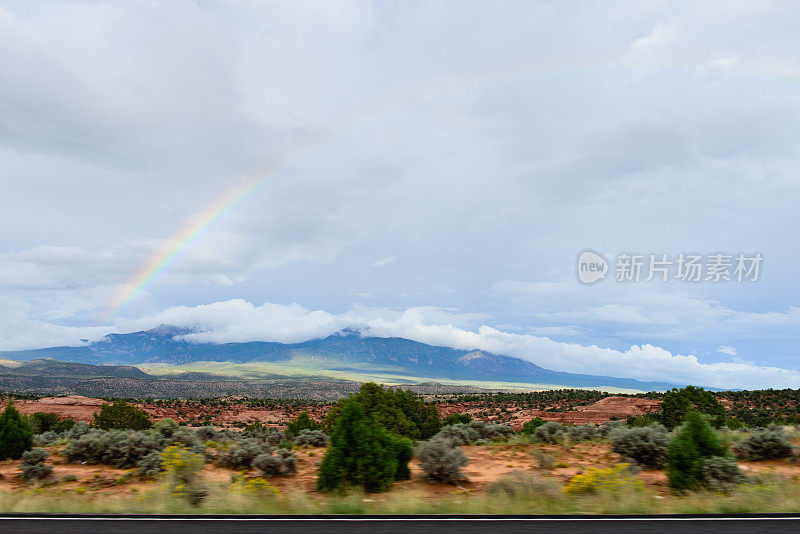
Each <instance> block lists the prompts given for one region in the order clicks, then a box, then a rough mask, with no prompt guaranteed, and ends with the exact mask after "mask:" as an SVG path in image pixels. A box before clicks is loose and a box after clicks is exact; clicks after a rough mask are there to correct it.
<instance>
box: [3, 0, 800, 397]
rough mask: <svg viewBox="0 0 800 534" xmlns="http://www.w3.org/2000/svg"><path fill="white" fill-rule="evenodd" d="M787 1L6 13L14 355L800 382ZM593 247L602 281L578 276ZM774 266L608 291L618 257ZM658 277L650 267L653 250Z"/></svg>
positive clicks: (794, 92)
mask: <svg viewBox="0 0 800 534" xmlns="http://www.w3.org/2000/svg"><path fill="white" fill-rule="evenodd" d="M798 16H800V5H798V4H797V3H796V2H770V1H724V2H713V1H712V2H702V3H698V2H658V1H642V2H615V1H608V2H577V1H576V2H561V1H553V2H549V1H533V0H525V1H519V2H515V1H512V0H508V1H504V2H492V3H487V2H483V1H482V2H471V1H466V0H458V1H456V0H452V1H436V2H433V1H431V2H428V1H408V0H403V1H394V2H393V1H385V2H362V1H334V0H330V1H299V0H298V1H292V2H265V1H253V2H248V1H241V2H213V1H208V2H205V1H199V2H188V1H181V0H175V1H169V2H159V1H139V2H136V1H131V2H116V1H115V2H102V1H93V2H88V1H83V2H68V1H65V2H40V1H36V0H24V1H19V2H17V1H13V0H11V1H6V2H3V4H2V5H0V57H2V58H3V59H2V61H0V192H1V193H2V194H0V228H2V232H0V350H18V349H27V348H39V347H46V346H59V345H80V344H82V343H87V342H91V341H93V340H97V339H100V338H102V336H104V335H106V334H108V333H111V332H129V331H136V330H141V329H146V328H152V327H155V326H158V325H159V324H174V325H176V326H182V327H189V328H192V329H194V331H195V333H193V334H191V335H189V336H188V338H189V339H191V340H193V341H196V342H202V343H209V342H210V343H219V342H229V341H251V340H266V341H283V342H292V341H302V340H305V339H310V338H313V337H322V336H325V335H328V334H330V333H332V332H335V331H336V330H339V329H341V328H345V327H348V326H355V327H358V328H360V329H362V331H364V332H365V334H369V335H377V336H395V335H396V336H402V337H407V338H410V339H416V340H418V341H423V342H426V343H433V344H438V345H446V346H452V347H456V348H466V349H472V348H481V349H484V350H490V351H494V352H499V353H503V354H507V355H510V356H517V357H520V358H524V359H527V360H529V361H532V362H534V363H536V364H538V365H541V366H542V367H546V368H548V369H553V370H558V371H570V372H580V373H592V374H603V375H612V376H620V377H631V378H638V379H645V380H659V381H671V382H681V383H686V382H691V383H697V384H701V385H709V386H716V387H738V388H747V387H749V388H756V387H795V388H798V387H800V358H798V356H800V353H799V352H798V350H799V349H800V337H799V336H798V332H800V329H799V328H798V327H800V288H799V287H798V283H797V276H798V275H797V274H796V273H797V270H798V269H797V267H798V266H800V251H798V247H797V245H796V243H797V239H796V229H797V228H798V227H800V214H799V213H798V210H797V207H796V204H797V201H798V198H800V90H798V89H799V83H800V34H798V32H797V31H796V24H795V21H796V20H798ZM584 250H592V251H595V252H597V253H599V254H600V255H601V256H602V257H603V258H605V259H606V260H607V261H608V263H609V273H608V276H607V277H606V279H605V280H601V281H599V282H597V283H595V284H591V285H587V284H583V283H581V282H580V281H579V279H578V276H577V273H576V269H577V265H576V261H577V258H578V255H579V254H580V253H581V252H582V251H584ZM681 253H684V254H697V255H701V256H702V257H703V258H708V257H710V256H712V255H714V254H723V255H730V256H732V257H734V258H735V257H736V256H737V255H739V254H745V255H747V256H748V257H750V256H754V255H755V254H760V255H761V257H762V258H763V261H762V262H761V263H760V264H759V267H760V270H759V273H758V279H757V280H756V281H752V280H747V279H746V280H743V281H741V282H740V281H737V280H735V279H733V280H727V281H725V280H721V281H718V282H715V281H713V280H706V279H704V278H703V279H701V280H699V281H696V282H692V281H684V280H679V279H676V278H675V277H674V276H673V273H670V276H669V277H668V280H667V281H661V280H660V279H659V278H658V277H656V278H655V279H654V280H651V281H649V282H648V281H645V280H644V278H646V276H643V277H642V279H641V280H640V281H638V282H637V281H617V280H616V279H615V274H616V272H615V271H616V268H617V266H618V262H619V256H620V255H621V254H629V255H637V254H638V255H642V256H643V258H644V259H645V264H646V263H647V261H648V258H649V256H650V255H651V254H655V255H658V256H659V257H660V256H661V255H663V254H667V255H668V257H669V258H670V259H672V260H674V259H675V258H677V257H678V256H679V255H680V254H681ZM645 267H647V265H645Z"/></svg>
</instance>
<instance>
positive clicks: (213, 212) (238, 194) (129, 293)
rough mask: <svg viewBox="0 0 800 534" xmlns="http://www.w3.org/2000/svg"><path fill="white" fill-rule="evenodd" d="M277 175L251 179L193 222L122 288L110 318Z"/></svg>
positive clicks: (114, 301)
mask: <svg viewBox="0 0 800 534" xmlns="http://www.w3.org/2000/svg"><path fill="white" fill-rule="evenodd" d="M274 176H275V175H273V174H270V175H267V176H265V177H262V178H256V179H251V180H248V181H246V182H244V183H242V184H240V185H238V186H237V187H235V188H234V189H232V190H230V191H228V192H227V193H226V194H225V195H223V196H222V197H221V198H220V199H219V200H217V201H216V202H214V203H213V204H211V205H210V206H208V207H207V208H206V209H204V210H203V211H201V212H200V213H198V214H196V215H195V216H194V217H192V218H191V219H189V220H188V221H187V222H186V224H184V225H183V226H182V227H181V228H180V229H179V230H178V231H177V232H176V233H175V234H174V235H173V236H172V237H171V238H170V239H169V240H168V241H167V243H166V245H165V246H164V247H162V249H161V250H160V251H159V252H158V253H157V254H155V255H154V256H153V257H151V258H150V260H149V261H148V262H147V263H145V264H144V265H142V267H141V268H140V269H139V270H138V271H137V272H136V273H135V274H134V275H133V276H132V277H131V278H130V279H129V280H128V281H127V282H126V283H125V284H124V285H123V286H122V288H121V289H120V291H119V292H117V294H116V295H115V297H114V298H113V300H112V301H111V303H110V304H109V306H108V308H109V319H110V318H111V317H113V316H114V315H116V314H117V313H118V312H119V311H120V310H121V309H122V308H123V307H125V306H126V305H127V304H129V303H130V302H131V301H132V300H133V299H134V298H135V297H136V295H137V294H139V292H140V291H143V290H144V289H145V288H146V287H147V286H149V285H150V284H152V283H153V282H154V281H155V280H157V279H158V277H159V276H160V275H161V274H162V273H163V272H164V271H165V270H166V269H167V268H169V266H170V265H172V264H173V263H174V262H175V260H177V259H178V258H179V257H180V256H181V253H183V252H184V251H185V250H186V249H187V248H189V246H190V245H191V244H192V243H194V242H195V241H197V240H198V239H199V238H200V236H202V235H203V234H204V233H205V232H206V231H207V230H208V229H209V228H210V227H212V226H213V225H214V224H215V223H216V222H218V221H219V220H220V219H222V218H223V217H224V216H225V215H227V214H228V213H230V212H231V211H233V210H234V209H236V208H237V207H238V206H239V205H240V204H241V203H242V202H244V201H245V200H246V199H247V198H248V197H250V196H251V195H253V194H254V193H255V192H257V191H258V190H259V189H261V188H262V187H264V185H266V184H267V182H269V180H270V179H271V178H273V177H274Z"/></svg>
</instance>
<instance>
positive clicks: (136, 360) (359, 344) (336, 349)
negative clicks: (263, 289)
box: [0, 325, 680, 391]
mask: <svg viewBox="0 0 800 534" xmlns="http://www.w3.org/2000/svg"><path fill="white" fill-rule="evenodd" d="M188 333H191V330H188V329H180V328H176V327H173V326H169V325H162V326H159V327H157V328H154V329H151V330H144V331H139V332H130V333H124V334H118V333H114V334H109V335H107V336H105V337H104V338H103V339H101V340H99V341H96V342H93V343H90V344H88V345H85V346H81V347H48V348H43V349H34V350H25V351H11V352H2V353H0V358H5V359H7V360H41V359H48V358H49V359H54V360H58V361H63V362H75V363H79V364H89V365H117V366H136V365H142V364H154V363H158V364H167V365H182V364H186V363H191V362H200V361H210V362H232V363H259V362H290V361H291V360H293V359H302V358H309V357H311V358H315V359H319V360H321V361H323V362H325V364H326V365H330V366H333V367H331V368H332V369H337V370H341V369H349V368H353V369H355V368H358V369H360V370H363V369H364V368H367V369H373V370H376V371H379V370H383V371H387V372H393V373H398V372H401V371H402V373H403V374H404V375H406V376H411V377H418V378H420V379H421V380H422V379H457V380H481V381H487V380H489V381H513V382H524V383H532V384H558V385H563V386H567V387H600V386H607V387H619V388H627V389H636V390H644V391H649V390H663V389H669V388H672V387H674V386H676V385H680V384H670V383H665V382H655V381H654V382H649V381H641V380H636V379H632V378H620V377H610V376H599V375H588V374H576V373H565V372H559V371H552V370H549V369H545V368H543V367H539V366H538V365H535V364H533V363H531V362H529V361H527V360H522V359H520V358H515V357H511V356H505V355H501V354H493V353H490V352H488V351H483V350H478V349H473V350H462V349H453V348H449V347H440V346H435V345H428V344H426V343H421V342H418V341H413V340H410V339H405V338H399V337H388V338H381V337H370V336H364V335H362V333H361V332H360V331H358V330H355V329H352V328H347V329H344V330H341V331H339V332H335V333H333V334H331V335H329V336H327V337H324V338H318V339H310V340H307V341H303V342H299V343H278V342H268V341H250V342H241V343H222V344H210V343H192V342H189V341H186V340H185V339H181V336H183V335H186V334H188Z"/></svg>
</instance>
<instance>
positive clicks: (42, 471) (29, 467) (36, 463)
mask: <svg viewBox="0 0 800 534" xmlns="http://www.w3.org/2000/svg"><path fill="white" fill-rule="evenodd" d="M47 456H48V455H47V451H46V450H44V449H42V448H39V447H35V448H33V449H31V450H29V451H26V452H24V453H22V462H21V463H20V464H19V469H20V471H21V474H22V478H24V479H25V480H26V481H27V482H30V481H32V480H44V479H46V478H48V477H49V476H50V475H51V474H52V473H53V466H51V465H47V464H45V463H44V461H45V460H47Z"/></svg>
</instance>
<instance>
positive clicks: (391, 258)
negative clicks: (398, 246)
mask: <svg viewBox="0 0 800 534" xmlns="http://www.w3.org/2000/svg"><path fill="white" fill-rule="evenodd" d="M396 261H397V256H386V257H385V258H382V259H380V260H377V261H374V262H372V263H371V264H370V267H384V266H386V265H391V264H392V263H394V262H396Z"/></svg>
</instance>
